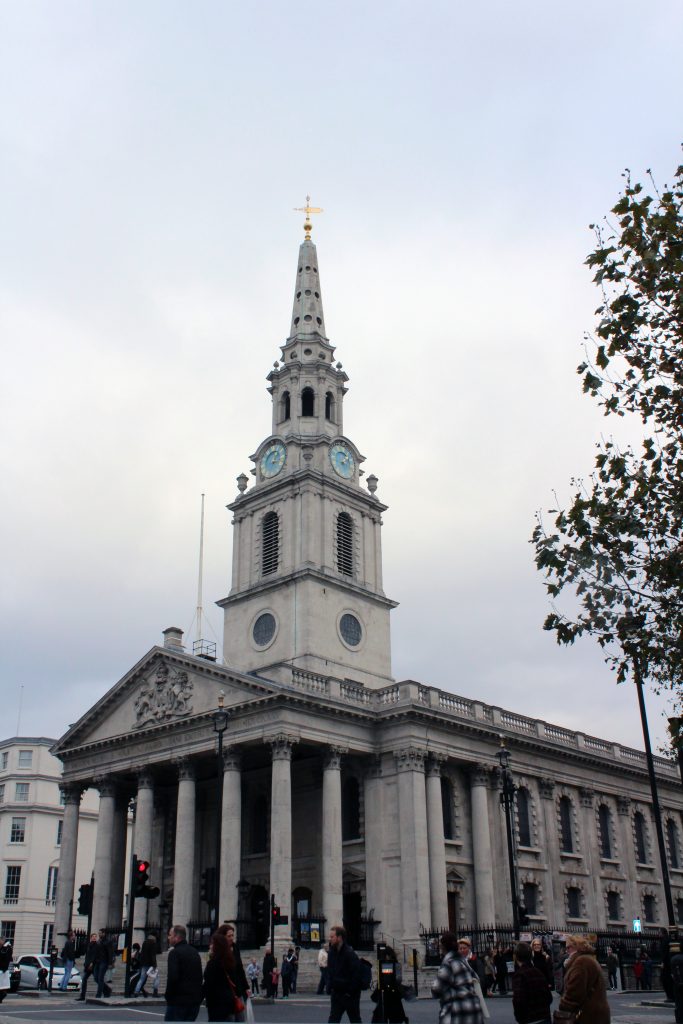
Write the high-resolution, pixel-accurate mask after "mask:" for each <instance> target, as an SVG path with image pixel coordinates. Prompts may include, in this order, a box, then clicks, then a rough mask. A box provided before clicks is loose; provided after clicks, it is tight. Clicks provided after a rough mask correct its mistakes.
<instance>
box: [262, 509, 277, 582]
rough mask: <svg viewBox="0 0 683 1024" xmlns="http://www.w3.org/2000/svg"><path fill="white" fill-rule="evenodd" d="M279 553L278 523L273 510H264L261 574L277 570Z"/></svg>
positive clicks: (266, 574)
mask: <svg viewBox="0 0 683 1024" xmlns="http://www.w3.org/2000/svg"><path fill="white" fill-rule="evenodd" d="M279 553H280V524H279V522H278V518H277V514H276V513H275V512H266V514H265V516H264V517H263V524H262V526H261V575H262V576H269V575H270V574H271V573H273V572H277V563H278V556H279Z"/></svg>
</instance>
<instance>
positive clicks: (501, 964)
mask: <svg viewBox="0 0 683 1024" xmlns="http://www.w3.org/2000/svg"><path fill="white" fill-rule="evenodd" d="M493 969H494V971H495V972H496V988H497V989H498V995H501V996H504V995H507V990H508V957H507V953H504V952H503V950H502V949H501V948H500V946H496V952H495V953H494V955H493Z"/></svg>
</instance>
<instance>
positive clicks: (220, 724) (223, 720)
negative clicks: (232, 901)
mask: <svg viewBox="0 0 683 1024" xmlns="http://www.w3.org/2000/svg"><path fill="white" fill-rule="evenodd" d="M224 702H225V693H224V692H223V690H221V691H220V693H219V694H218V707H217V709H216V710H215V711H214V713H213V728H214V732H215V733H216V734H217V736H218V801H217V804H218V806H217V808H216V875H215V880H214V891H213V906H214V914H215V918H214V922H213V924H214V928H218V923H219V922H218V912H219V909H220V898H221V831H222V825H223V733H224V732H225V730H226V729H227V728H228V712H227V711H226V710H225V708H224V707H223V704H224Z"/></svg>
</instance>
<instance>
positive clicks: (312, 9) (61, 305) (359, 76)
mask: <svg viewBox="0 0 683 1024" xmlns="http://www.w3.org/2000/svg"><path fill="white" fill-rule="evenodd" d="M682 23H683V7H682V6H681V4H680V3H678V2H676V0H670V2H667V0H662V2H657V0H654V2H653V3H651V4H650V5H649V6H648V8H647V11H645V10H644V8H643V5H642V3H640V2H639V3H634V2H631V0H601V2H600V3H599V4H595V3H591V4H589V3H587V2H583V3H579V4H576V3H573V4H559V5H558V4H548V3H547V2H541V0H528V2H524V0H522V2H518V3H515V4H510V3H508V2H505V3H504V2H489V3H485V4H477V5H474V4H467V5H465V4H463V3H460V2H458V0H444V2H436V0H421V2H420V3H419V4H418V3H417V2H415V0H414V2H411V3H405V2H395V3H389V2H386V0H378V2H375V3H371V4H369V3H367V0H364V2H362V3H361V2H355V0H346V2H344V3H336V4H332V3H312V2H308V0H302V2H299V3H296V4H292V3H285V2H270V0H261V2H259V3H254V4H244V3H237V2H227V0H226V2H217V0H193V2H192V3H189V2H185V3H180V2H175V0H163V2H162V0H158V2H156V0H143V2H140V0H134V2H128V0H116V2H105V0H102V2H97V3H84V2H80V0H73V2H58V0H45V2H32V0H21V2H16V0H11V2H7V0H0V94H1V95H2V96H3V103H2V105H1V107H0V139H1V147H2V155H1V158H0V197H1V198H0V202H1V203H2V206H3V211H2V223H3V229H2V241H1V242H0V248H1V259H2V266H1V268H0V318H1V319H0V331H1V338H2V348H3V362H2V371H3V372H2V383H1V385H0V387H1V394H0V417H1V422H0V427H1V429H2V489H3V498H2V502H1V504H0V527H1V529H2V539H3V545H2V547H3V569H4V571H3V573H2V577H3V581H2V621H3V627H4V628H3V643H2V655H1V660H2V666H1V671H2V692H3V705H2V706H3V715H2V719H3V722H2V727H1V731H2V735H12V734H14V733H15V730H16V725H17V714H18V710H19V694H20V688H21V687H22V685H23V688H24V690H23V692H24V699H23V711H22V715H21V723H20V731H21V732H22V733H23V734H45V735H51V736H58V735H59V734H60V733H61V732H62V731H63V730H64V729H65V728H66V727H67V725H68V724H69V723H70V722H74V721H76V720H77V719H78V718H79V717H80V716H81V715H82V714H83V713H84V712H85V711H86V710H87V709H88V708H89V707H90V706H91V704H92V703H94V701H95V700H97V699H98V698H99V697H100V696H101V695H102V694H103V693H104V692H105V691H106V690H107V689H108V688H109V687H110V686H111V685H112V684H113V683H115V682H116V681H117V679H118V678H120V676H122V675H123V674H124V673H125V672H126V671H127V670H128V669H129V668H130V667H131V666H132V665H133V664H134V663H135V662H136V661H137V660H138V659H139V658H140V657H141V656H142V655H143V654H144V653H145V652H146V651H147V650H148V649H149V648H150V647H151V646H153V645H154V644H155V643H159V642H161V631H162V630H163V629H164V628H165V627H166V626H170V625H178V626H181V627H183V628H184V629H186V630H188V629H189V628H190V626H191V623H192V620H193V616H194V609H195V604H196V588H197V582H196V580H197V558H198V537H199V510H200V495H201V493H202V492H205V493H206V540H205V556H206V562H205V572H204V603H205V606H206V614H207V617H208V620H209V625H208V626H207V629H206V631H205V632H206V633H207V634H208V636H209V638H214V636H213V633H215V634H216V637H220V635H221V631H222V630H221V615H220V612H219V609H217V608H216V607H215V606H214V603H213V602H215V601H216V600H218V599H220V598H222V597H224V596H225V595H226V594H227V592H228V587H229V579H230V564H231V553H232V547H231V526H230V516H229V513H228V512H227V511H226V509H225V505H226V504H227V503H228V502H230V501H232V500H233V499H234V497H235V495H236V493H237V491H236V484H235V478H236V477H237V476H238V474H239V473H241V472H243V471H246V472H248V471H249V469H250V468H251V465H252V464H251V463H250V462H249V460H248V456H249V454H251V453H252V452H253V451H254V450H255V449H256V447H257V445H258V444H259V443H260V441H261V440H263V439H264V438H265V437H266V436H267V435H268V434H269V432H270V397H269V395H268V394H267V392H266V387H267V383H266V380H265V376H266V374H267V373H268V371H269V369H270V367H271V366H272V364H273V361H274V360H275V359H276V358H277V357H278V356H279V346H280V345H281V344H282V343H283V341H284V339H285V337H286V335H287V333H288V329H289V318H290V312H291V302H292V297H293V289H294V277H295V270H296V260H297V252H298V245H299V242H300V241H301V238H302V231H301V223H302V217H301V215H300V214H296V213H294V212H293V209H292V208H293V207H295V206H302V205H303V204H304V201H305V196H306V193H307V192H310V194H311V196H312V201H313V202H314V203H315V204H316V205H319V206H322V207H324V210H325V212H324V214H322V215H321V216H320V217H318V218H317V221H316V225H315V231H314V239H315V241H316V243H317V245H318V255H319V266H320V271H321V281H322V285H323V298H324V304H325V320H326V326H327V331H328V334H329V336H330V340H331V341H332V343H333V344H334V345H336V346H337V357H338V358H339V359H340V360H341V362H342V363H343V364H344V369H345V370H346V372H347V373H348V374H349V377H350V381H349V393H348V395H347V398H346V402H345V430H346V433H347V435H348V436H349V437H350V438H351V439H352V440H353V441H354V442H355V443H356V444H357V445H358V447H359V448H360V450H361V451H362V452H363V454H364V455H365V456H366V458H367V462H366V463H365V467H364V468H365V469H366V471H367V472H368V473H370V472H374V473H376V474H377V476H378V477H379V488H378V492H377V494H378V497H379V498H380V499H381V500H382V501H384V502H385V503H386V504H388V505H389V506H390V508H389V511H388V512H387V513H386V514H385V517H384V528H383V540H384V577H385V589H386V592H387V594H388V595H389V596H390V597H392V598H394V599H395V600H397V601H399V602H400V606H399V607H398V608H397V609H396V611H395V612H393V670H394V675H395V676H396V677H397V678H406V677H412V678H414V679H418V680H421V681H423V682H425V683H428V684H432V685H436V686H439V687H442V688H444V689H447V690H452V691H454V692H456V693H459V694H463V695H466V696H469V697H477V698H478V699H481V700H483V701H486V702H488V703H492V704H498V705H500V706H502V707H506V708H510V709H512V710H516V711H518V712H521V713H524V714H528V715H533V716H536V717H539V718H543V719H545V720H548V721H552V722H557V723H559V724H562V725H565V726H568V727H570V728H576V729H582V730H584V731H586V732H588V733H592V734H594V735H600V736H605V737H607V738H609V739H613V740H617V741H621V742H623V743H627V744H631V745H634V746H642V736H641V734H640V731H639V730H640V726H639V720H638V713H637V704H636V696H635V693H634V690H633V687H632V686H631V685H625V686H619V687H617V686H616V685H615V682H614V677H613V676H612V674H611V673H610V671H609V669H608V668H606V667H605V666H604V664H603V661H602V658H601V655H600V653H599V651H598V649H597V647H596V645H595V644H594V642H593V641H592V640H590V639H584V640H582V641H580V642H578V643H577V645H576V646H575V647H574V648H571V649H566V648H559V647H557V645H556V644H555V641H554V639H553V637H552V636H551V635H549V634H545V633H544V632H543V630H542V622H543V619H544V617H545V615H546V614H547V611H548V608H549V606H548V602H547V598H546V596H545V589H544V587H543V583H542V580H541V578H540V576H539V575H538V573H537V572H536V570H535V568H534V564H533V550H532V548H531V546H530V544H529V537H530V535H531V531H532V529H533V525H534V513H535V511H536V510H537V509H539V508H547V507H551V506H553V505H554V497H553V491H556V492H557V495H558V498H559V500H560V501H561V502H565V501H566V500H567V499H568V497H569V496H570V494H571V488H570V480H571V478H572V477H573V476H581V475H582V474H587V473H588V472H589V471H590V468H591V465H592V461H593V456H594V445H595V441H596V440H597V438H598V437H599V435H600V432H601V431H607V432H609V431H610V430H612V429H614V428H613V427H612V425H611V424H610V423H609V421H607V422H606V421H605V420H604V419H603V418H602V416H601V414H600V412H599V410H598V408H597V406H596V405H595V403H594V402H592V401H591V400H590V399H588V398H586V397H584V396H583V395H582V394H581V391H580V381H579V378H578V377H577V375H576V373H575V368H576V365H577V364H578V363H579V361H580V360H581V358H582V339H583V334H584V331H586V330H590V329H591V327H592V326H593V324H594V310H595V307H596V306H597V305H598V301H599V295H598V292H597V290H596V289H595V287H594V285H593V284H592V283H591V280H590V274H589V272H588V270H587V269H586V268H585V267H584V266H583V261H584V259H585V257H586V254H587V253H588V252H589V251H590V249H591V247H592V244H593V238H592V234H591V232H590V231H589V229H588V225H589V224H590V223H591V222H594V221H596V220H599V219H600V218H601V217H602V216H603V215H604V214H606V213H607V212H608V210H609V209H610V207H611V206H612V205H613V204H614V203H615V202H616V199H617V197H618V194H619V191H620V188H621V184H622V178H621V174H622V171H623V169H624V168H625V167H630V168H631V169H632V171H633V172H634V174H635V175H636V177H639V178H640V177H642V176H644V174H645V171H646V169H647V168H652V170H653V172H654V174H655V176H656V177H657V179H658V181H659V182H660V183H663V182H664V181H666V180H667V179H670V177H671V176H672V174H673V171H674V169H675V167H676V165H677V164H678V163H679V162H680V142H681V139H682V138H683V130H682V123H681V96H683V63H682V62H681V59H680V41H681V29H682V27H683V24H682ZM212 631H213V633H212ZM648 705H649V709H650V717H651V726H652V731H653V734H654V737H655V740H659V741H661V740H662V738H663V732H664V727H663V718H662V710H663V708H664V702H663V701H661V700H657V699H656V698H655V697H654V696H652V697H650V696H648Z"/></svg>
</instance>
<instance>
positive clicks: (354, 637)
mask: <svg viewBox="0 0 683 1024" xmlns="http://www.w3.org/2000/svg"><path fill="white" fill-rule="evenodd" d="M339 632H340V633H341V635H342V639H343V640H344V642H345V643H347V644H348V645H349V647H358V644H359V643H360V642H361V640H362V639H363V627H362V626H361V624H360V622H359V621H358V619H357V618H356V616H355V615H350V614H349V613H348V612H346V613H345V614H344V615H342V617H341V619H340V620H339Z"/></svg>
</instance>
